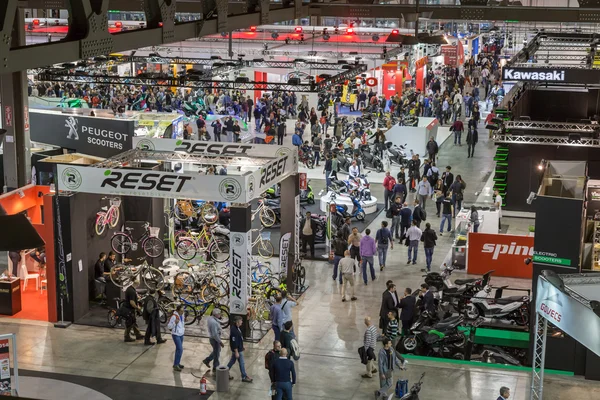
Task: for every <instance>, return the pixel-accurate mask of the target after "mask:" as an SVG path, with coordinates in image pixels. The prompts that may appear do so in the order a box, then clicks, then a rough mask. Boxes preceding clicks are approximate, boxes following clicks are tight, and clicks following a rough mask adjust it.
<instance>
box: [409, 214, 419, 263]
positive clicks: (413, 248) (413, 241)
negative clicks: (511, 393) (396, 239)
mask: <svg viewBox="0 0 600 400" xmlns="http://www.w3.org/2000/svg"><path fill="white" fill-rule="evenodd" d="M422 234H423V232H422V231H421V230H420V229H419V227H418V226H417V222H416V221H414V220H413V223H412V226H411V227H410V228H408V230H407V231H406V239H407V240H408V262H407V263H406V265H409V264H410V256H411V254H412V263H413V265H415V264H416V263H417V251H418V249H419V240H421V235H422Z"/></svg>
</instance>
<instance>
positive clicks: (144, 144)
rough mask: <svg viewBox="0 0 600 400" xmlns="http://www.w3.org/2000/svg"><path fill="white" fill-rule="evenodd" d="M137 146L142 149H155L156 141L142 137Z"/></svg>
mask: <svg viewBox="0 0 600 400" xmlns="http://www.w3.org/2000/svg"><path fill="white" fill-rule="evenodd" d="M137 148H138V149H140V150H146V151H148V150H154V149H155V148H154V143H152V140H149V139H142V140H140V141H139V142H138V144H137Z"/></svg>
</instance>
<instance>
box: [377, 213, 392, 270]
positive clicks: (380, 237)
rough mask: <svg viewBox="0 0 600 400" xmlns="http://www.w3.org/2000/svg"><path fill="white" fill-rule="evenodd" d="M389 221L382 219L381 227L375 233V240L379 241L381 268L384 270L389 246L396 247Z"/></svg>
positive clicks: (378, 250)
mask: <svg viewBox="0 0 600 400" xmlns="http://www.w3.org/2000/svg"><path fill="white" fill-rule="evenodd" d="M387 226H388V222H387V221H381V228H379V229H378V230H377V233H376V234H375V242H376V243H377V256H378V258H379V270H380V271H383V269H384V268H385V261H386V259H387V251H388V247H389V246H391V248H392V250H393V249H394V238H393V237H392V232H390V230H389V229H388V227H387Z"/></svg>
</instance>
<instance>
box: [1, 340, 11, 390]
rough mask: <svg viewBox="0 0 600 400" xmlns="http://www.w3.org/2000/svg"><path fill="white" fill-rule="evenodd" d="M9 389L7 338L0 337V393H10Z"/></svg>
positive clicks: (8, 348) (8, 349)
mask: <svg viewBox="0 0 600 400" xmlns="http://www.w3.org/2000/svg"><path fill="white" fill-rule="evenodd" d="M11 390H12V381H11V377H10V347H9V343H8V339H2V340H0V395H3V396H6V395H10V394H11Z"/></svg>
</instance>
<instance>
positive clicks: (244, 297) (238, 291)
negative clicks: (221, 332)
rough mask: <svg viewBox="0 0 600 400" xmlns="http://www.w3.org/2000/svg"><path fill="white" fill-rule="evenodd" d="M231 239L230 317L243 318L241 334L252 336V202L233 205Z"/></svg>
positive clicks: (231, 208) (230, 318) (231, 318)
mask: <svg viewBox="0 0 600 400" xmlns="http://www.w3.org/2000/svg"><path fill="white" fill-rule="evenodd" d="M230 210H231V222H230V231H231V233H230V236H229V237H230V240H229V255H230V256H229V268H230V270H229V314H230V315H229V320H230V321H231V323H233V319H234V317H236V316H239V317H242V320H243V321H244V322H243V324H242V327H241V329H242V334H243V335H244V337H250V335H251V332H250V324H249V322H248V315H247V314H248V313H247V310H248V298H249V297H250V295H251V294H252V289H251V283H252V278H251V276H250V261H251V258H252V257H251V255H252V232H251V229H252V210H251V208H250V204H232V205H231V207H230Z"/></svg>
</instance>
